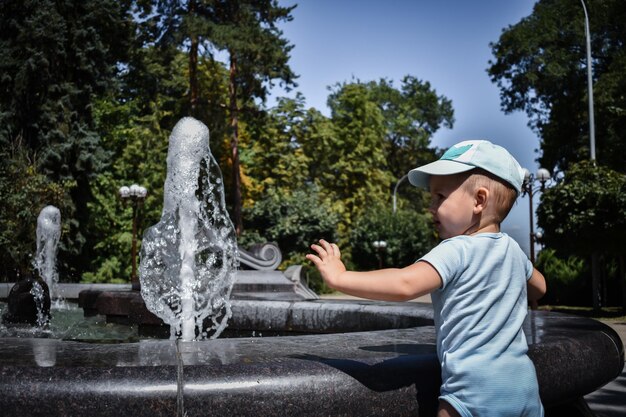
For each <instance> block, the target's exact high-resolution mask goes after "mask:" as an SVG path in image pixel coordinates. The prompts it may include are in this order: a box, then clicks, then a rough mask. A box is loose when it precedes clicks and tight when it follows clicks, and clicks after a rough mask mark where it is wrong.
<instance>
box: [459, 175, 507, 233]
mask: <svg viewBox="0 0 626 417" xmlns="http://www.w3.org/2000/svg"><path fill="white" fill-rule="evenodd" d="M463 187H465V190H466V191H468V192H474V191H475V190H476V189H477V188H479V187H485V188H486V189H487V190H489V193H490V194H491V195H492V196H493V197H492V199H491V202H492V204H495V210H493V214H494V217H495V219H494V220H495V221H496V223H498V224H500V223H502V221H503V220H504V219H505V218H506V216H508V214H509V212H510V211H511V208H513V204H514V203H515V200H516V199H517V190H516V189H515V188H513V186H511V184H509V183H508V182H506V181H504V180H502V179H500V178H498V177H496V176H495V175H493V174H491V173H489V172H487V171H485V170H484V169H481V168H476V169H473V170H471V171H469V172H468V173H467V178H466V179H465V181H463Z"/></svg>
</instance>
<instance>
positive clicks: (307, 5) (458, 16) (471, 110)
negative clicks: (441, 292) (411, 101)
mask: <svg viewBox="0 0 626 417" xmlns="http://www.w3.org/2000/svg"><path fill="white" fill-rule="evenodd" d="M280 4H281V6H292V5H294V4H297V7H296V8H295V9H294V10H293V11H292V16H293V20H292V21H291V22H287V23H284V24H282V25H281V29H282V31H283V35H284V37H285V38H286V39H288V40H289V42H290V43H291V44H292V45H294V48H293V49H292V51H291V59H290V66H291V68H292V70H293V71H294V72H295V73H296V74H298V75H299V78H298V80H297V83H298V87H297V88H296V89H295V91H299V92H301V93H302V94H303V95H304V97H305V99H306V104H307V106H308V107H315V108H316V109H318V110H320V111H321V112H322V113H324V114H326V115H329V110H328V108H327V106H326V99H327V97H328V93H329V91H328V89H327V87H328V86H333V85H335V84H337V83H341V82H345V81H348V82H349V81H351V80H353V79H358V80H360V81H363V82H367V81H373V80H379V79H381V78H387V79H390V80H393V81H394V85H396V86H397V87H399V86H400V83H401V80H402V77H404V76H405V75H412V76H415V77H416V78H418V79H420V80H422V81H428V82H430V84H431V87H432V88H433V89H434V90H435V91H436V92H437V94H438V95H443V96H445V97H447V98H448V99H450V100H452V105H453V108H454V117H455V123H454V126H453V128H452V129H447V128H441V129H440V130H439V131H438V132H437V133H436V134H435V135H434V137H433V140H432V145H434V146H437V147H440V148H447V147H449V146H451V145H453V144H455V143H457V142H460V141H462V140H467V139H487V140H490V141H492V142H494V143H497V144H499V145H502V146H504V147H505V148H507V149H508V150H509V151H510V152H511V154H513V156H514V157H515V158H516V159H517V160H518V161H519V163H520V164H521V165H522V167H524V168H527V169H529V170H530V171H531V172H536V171H537V169H538V168H539V166H538V165H537V163H536V158H537V156H538V154H537V153H536V149H537V148H538V147H539V138H538V137H537V135H536V134H535V133H534V132H533V131H532V130H531V129H530V128H529V127H528V126H527V123H528V118H527V116H526V115H525V113H522V112H516V113H513V114H508V115H507V114H505V113H504V112H503V111H502V110H501V109H500V97H499V94H500V92H499V89H498V87H497V86H496V84H494V83H492V82H491V80H490V79H489V76H488V74H487V68H488V67H489V60H493V55H492V53H491V48H490V47H489V43H490V42H494V43H495V42H497V41H498V38H499V36H500V34H501V33H502V30H503V29H505V28H506V27H508V26H510V25H514V24H516V23H517V22H519V21H520V20H521V19H522V18H524V17H526V16H528V15H530V14H531V12H532V8H533V5H534V4H535V1H534V0H474V1H467V0H388V1H380V0H378V1H373V0H300V1H293V0H280ZM294 93H295V92H292V93H291V94H286V93H284V92H280V94H278V95H281V96H293V95H294ZM268 104H270V105H271V100H270V102H269V103H268ZM401 186H410V185H408V183H406V184H402V185H401ZM533 200H534V201H533V202H534V204H535V207H536V204H537V202H538V199H537V198H536V197H535V198H534V199H533ZM502 230H503V231H504V232H506V233H508V234H509V235H511V237H513V238H514V239H515V240H517V241H518V243H519V244H520V246H521V247H522V249H524V251H526V252H527V253H528V251H529V247H530V243H529V231H530V214H529V201H528V197H522V198H520V199H518V201H517V204H516V206H515V207H513V209H512V211H511V213H510V214H509V217H508V218H507V219H506V220H505V222H504V223H503V225H502Z"/></svg>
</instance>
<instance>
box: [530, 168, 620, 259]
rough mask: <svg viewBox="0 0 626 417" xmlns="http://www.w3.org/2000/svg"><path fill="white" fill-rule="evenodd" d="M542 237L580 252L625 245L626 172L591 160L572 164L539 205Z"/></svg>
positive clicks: (561, 247) (562, 248)
mask: <svg viewBox="0 0 626 417" xmlns="http://www.w3.org/2000/svg"><path fill="white" fill-rule="evenodd" d="M537 223H538V225H539V227H541V228H543V230H544V236H543V241H544V242H545V244H546V245H547V246H549V247H550V248H553V249H556V250H557V251H562V252H563V253H573V254H578V255H580V256H586V255H590V254H592V253H593V252H596V251H597V252H600V253H613V254H621V253H623V252H624V250H625V249H626V176H625V175H624V174H621V173H619V172H616V171H613V170H611V169H609V168H606V167H602V166H596V165H594V164H592V163H589V162H580V163H577V164H573V165H571V167H570V169H569V170H568V171H567V172H566V174H565V177H564V178H563V180H562V181H561V182H560V183H558V184H557V185H556V186H554V187H552V188H549V189H547V190H545V191H544V193H543V194H542V196H541V204H540V206H539V207H538V209H537Z"/></svg>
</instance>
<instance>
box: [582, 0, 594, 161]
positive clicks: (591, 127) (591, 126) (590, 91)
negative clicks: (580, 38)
mask: <svg viewBox="0 0 626 417" xmlns="http://www.w3.org/2000/svg"><path fill="white" fill-rule="evenodd" d="M580 2H581V3H582V5H583V11H584V12H585V38H586V40H587V95H588V96H589V151H590V153H591V160H592V161H595V160H596V129H595V122H594V116H593V83H592V77H591V72H592V68H591V32H590V30H589V15H587V7H586V6H585V2H584V0H580Z"/></svg>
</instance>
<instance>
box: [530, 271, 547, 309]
mask: <svg viewBox="0 0 626 417" xmlns="http://www.w3.org/2000/svg"><path fill="white" fill-rule="evenodd" d="M526 287H527V289H528V300H529V301H530V302H531V303H533V302H535V303H536V302H537V300H539V299H540V298H541V297H543V296H544V294H545V293H546V279H545V278H544V277H543V274H542V273H541V272H539V271H537V270H536V269H534V268H533V274H532V275H531V276H530V279H529V280H528V281H527V283H526Z"/></svg>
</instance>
